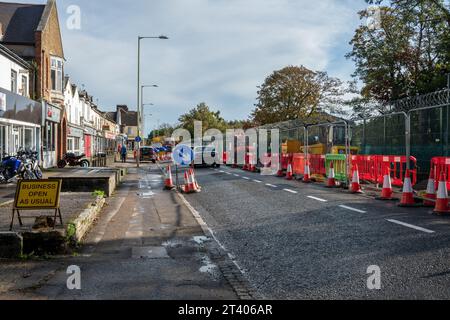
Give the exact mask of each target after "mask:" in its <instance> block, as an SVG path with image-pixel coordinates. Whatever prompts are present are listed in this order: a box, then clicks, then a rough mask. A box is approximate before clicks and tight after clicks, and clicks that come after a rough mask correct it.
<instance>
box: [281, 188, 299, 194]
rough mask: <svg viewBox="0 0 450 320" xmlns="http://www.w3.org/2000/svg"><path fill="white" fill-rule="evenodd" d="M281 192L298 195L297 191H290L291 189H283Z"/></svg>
mask: <svg viewBox="0 0 450 320" xmlns="http://www.w3.org/2000/svg"><path fill="white" fill-rule="evenodd" d="M283 190H284V191H286V192H290V193H293V194H297V193H298V192H297V191H295V190H291V189H283Z"/></svg>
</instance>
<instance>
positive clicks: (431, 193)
mask: <svg viewBox="0 0 450 320" xmlns="http://www.w3.org/2000/svg"><path fill="white" fill-rule="evenodd" d="M425 199H428V200H425V201H424V202H423V205H424V206H425V207H431V208H432V207H434V206H435V205H436V181H435V178H434V168H431V172H430V178H429V179H428V186H427V194H426V195H425ZM430 200H432V201H430Z"/></svg>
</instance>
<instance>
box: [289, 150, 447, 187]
mask: <svg viewBox="0 0 450 320" xmlns="http://www.w3.org/2000/svg"><path fill="white" fill-rule="evenodd" d="M407 159H408V158H407V157H406V156H386V155H370V156H362V155H358V156H351V158H350V168H348V167H347V156H346V155H340V154H327V155H312V154H309V155H305V154H285V155H282V156H281V163H282V166H281V168H282V170H285V169H286V168H287V167H288V165H289V164H291V165H292V170H293V174H294V175H296V176H303V175H304V174H305V167H306V164H307V163H308V164H309V166H310V171H311V173H310V174H311V177H312V178H313V179H316V180H323V179H325V178H326V177H328V174H329V172H330V168H331V164H333V168H334V171H335V177H336V181H339V182H341V183H343V184H346V183H347V182H348V181H349V179H350V178H351V174H352V172H353V170H354V168H356V167H358V171H359V174H360V179H361V180H362V181H365V182H368V183H373V184H377V185H378V184H382V183H383V178H384V175H385V173H386V170H387V169H389V172H390V174H391V179H392V185H393V186H397V187H402V186H403V181H404V179H405V175H406V169H407ZM409 162H410V165H411V169H410V173H411V182H412V184H413V186H414V185H416V184H417V159H416V158H414V157H410V158H409ZM434 163H435V165H436V166H438V167H439V169H436V171H442V170H443V169H442V168H443V167H445V172H446V176H447V177H448V179H449V180H448V181H449V185H450V158H444V160H443V159H442V158H437V159H436V160H435V161H434Z"/></svg>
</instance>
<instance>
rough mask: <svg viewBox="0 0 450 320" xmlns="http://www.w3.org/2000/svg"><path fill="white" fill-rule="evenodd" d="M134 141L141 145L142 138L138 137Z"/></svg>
mask: <svg viewBox="0 0 450 320" xmlns="http://www.w3.org/2000/svg"><path fill="white" fill-rule="evenodd" d="M134 141H136V142H137V143H141V142H142V138H141V137H136V139H134Z"/></svg>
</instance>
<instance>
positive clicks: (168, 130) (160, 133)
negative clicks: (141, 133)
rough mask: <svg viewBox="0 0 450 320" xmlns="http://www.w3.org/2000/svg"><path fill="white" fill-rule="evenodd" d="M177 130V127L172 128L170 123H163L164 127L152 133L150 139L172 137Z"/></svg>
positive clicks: (161, 126)
mask: <svg viewBox="0 0 450 320" xmlns="http://www.w3.org/2000/svg"><path fill="white" fill-rule="evenodd" d="M175 128H176V127H175V126H172V125H170V124H168V123H163V124H162V125H160V126H159V128H158V129H156V130H153V131H152V132H150V134H149V136H148V139H149V140H152V139H154V138H156V137H170V136H171V135H172V133H173V132H174V131H175Z"/></svg>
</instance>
